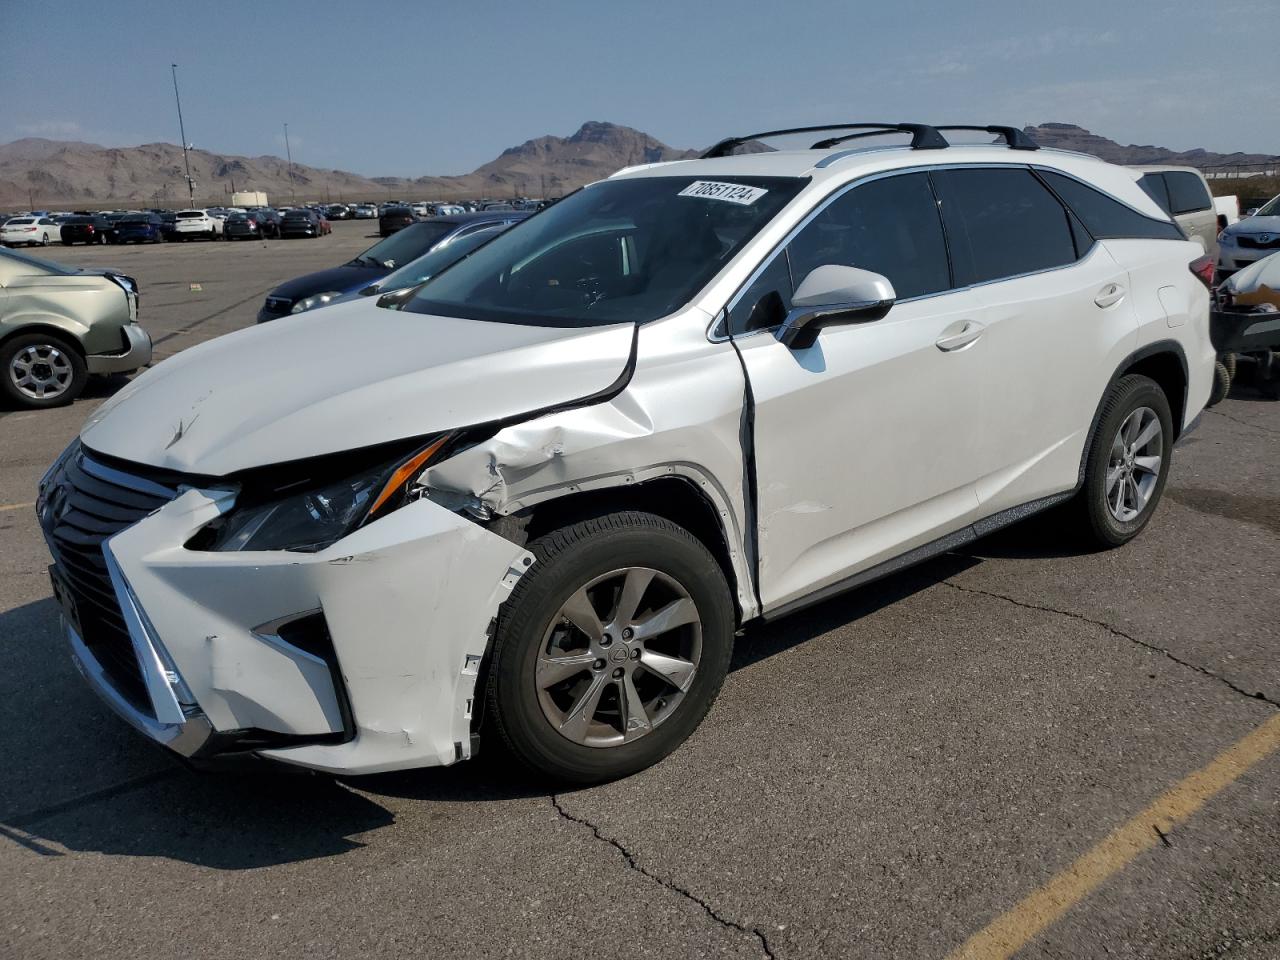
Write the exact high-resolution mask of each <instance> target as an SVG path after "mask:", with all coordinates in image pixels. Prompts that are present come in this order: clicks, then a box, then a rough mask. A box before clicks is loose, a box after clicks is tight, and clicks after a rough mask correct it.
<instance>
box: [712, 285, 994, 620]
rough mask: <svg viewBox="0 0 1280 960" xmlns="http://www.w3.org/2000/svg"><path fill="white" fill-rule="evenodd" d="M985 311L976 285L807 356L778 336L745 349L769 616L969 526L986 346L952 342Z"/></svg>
mask: <svg viewBox="0 0 1280 960" xmlns="http://www.w3.org/2000/svg"><path fill="white" fill-rule="evenodd" d="M977 306H978V304H977V303H976V301H975V299H974V294H973V293H972V292H971V291H967V290H965V291H956V292H954V293H949V294H944V295H942V296H936V297H929V298H926V299H922V300H917V301H914V302H910V303H902V304H898V305H897V306H895V307H894V308H893V309H892V310H891V311H890V312H889V314H888V316H886V317H884V318H883V319H881V320H877V321H875V322H872V323H865V324H857V325H850V326H843V327H829V328H827V329H825V330H823V331H822V333H821V334H820V336H819V337H818V339H817V342H816V343H815V344H814V345H813V346H812V347H809V348H808V349H803V350H794V351H793V350H791V349H788V348H787V347H786V346H784V345H783V344H782V343H780V342H779V341H778V340H777V338H776V337H775V336H774V335H773V333H771V332H764V333H760V334H756V335H753V336H748V337H745V338H742V339H740V340H738V341H737V343H738V347H739V350H740V352H741V355H742V359H743V362H744V364H745V366H746V370H747V376H748V378H749V380H750V382H751V393H752V396H753V398H754V404H755V410H754V447H755V470H756V491H757V513H758V529H759V537H758V541H759V551H760V560H759V571H760V574H759V581H760V582H759V588H760V597H761V600H762V602H763V604H764V609H765V611H766V612H768V611H769V610H770V609H776V608H778V607H780V606H782V605H784V604H786V603H788V602H790V601H792V600H796V599H799V598H802V597H804V596H805V595H806V594H809V593H813V592H815V591H817V590H820V589H822V588H823V587H825V586H828V585H831V584H835V583H838V582H839V581H840V580H842V579H844V578H846V577H849V576H851V575H853V574H856V573H859V572H861V571H863V570H865V569H868V568H870V567H873V566H875V565H876V564H878V563H881V562H883V561H886V560H889V559H892V558H893V557H896V556H898V555H900V554H902V553H905V552H906V551H908V550H910V549H912V548H914V547H917V546H921V545H923V544H926V543H928V542H930V541H932V540H935V539H937V538H939V537H941V536H943V535H945V534H947V533H950V532H952V531H954V530H957V529H959V528H961V527H964V526H965V525H967V524H968V523H970V522H972V520H973V519H974V514H975V511H976V508H977V496H976V493H975V489H974V481H975V480H976V479H977V478H978V477H979V476H980V475H981V474H982V472H983V471H982V464H981V462H980V455H981V454H980V451H981V447H982V445H981V444H980V443H979V436H980V429H981V424H980V419H979V403H980V389H979V388H980V383H981V380H982V378H983V377H984V376H985V375H988V374H989V371H985V370H984V369H983V360H984V356H985V353H986V351H984V350H983V344H982V340H981V337H978V338H976V339H974V340H971V341H970V342H969V343H967V344H965V345H961V346H959V347H957V348H952V349H943V347H945V346H947V344H948V342H949V341H948V338H949V337H953V336H954V333H955V332H956V331H957V330H959V329H960V328H962V327H963V325H964V323H965V322H966V321H967V320H970V319H971V318H972V317H973V316H974V312H975V311H976V309H977ZM940 342H941V343H942V346H939V343H940Z"/></svg>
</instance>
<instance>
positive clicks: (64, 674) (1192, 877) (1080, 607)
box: [0, 222, 1280, 960]
mask: <svg viewBox="0 0 1280 960" xmlns="http://www.w3.org/2000/svg"><path fill="white" fill-rule="evenodd" d="M366 232H367V227H366V225H365V224H363V223H361V222H354V223H340V224H337V225H336V227H335V236H334V237H333V238H332V243H330V242H329V241H327V240H326V241H324V242H323V243H321V242H316V243H311V244H291V243H285V244H283V245H280V246H276V245H272V246H271V247H269V248H268V250H267V251H263V250H261V249H260V248H259V247H258V245H257V244H248V243H246V244H243V245H241V244H234V245H231V244H209V245H196V244H192V245H189V246H188V245H184V246H176V247H161V248H159V249H147V248H129V249H126V250H120V249H118V248H106V249H100V248H88V249H87V248H73V249H71V250H65V251H63V250H60V251H58V253H57V257H58V258H60V259H65V260H67V261H70V262H75V263H92V264H94V265H106V264H108V263H110V264H112V265H115V266H120V267H122V268H124V269H127V270H128V271H129V272H130V273H131V274H133V275H134V276H136V277H138V278H139V279H140V280H141V282H142V287H143V300H142V312H143V318H144V321H145V322H146V323H147V324H148V326H149V328H150V329H151V331H152V333H153V335H154V336H156V337H157V339H159V338H161V337H167V338H168V339H165V340H164V342H163V344H162V345H161V348H162V350H165V351H172V350H177V349H180V348H183V347H186V346H190V345H192V344H194V343H196V342H199V341H201V340H203V339H206V338H208V337H210V336H213V335H216V334H218V333H221V332H226V331H228V330H231V329H235V328H238V327H240V326H245V325H248V324H249V323H251V322H252V320H253V315H254V312H255V310H256V306H257V296H256V295H255V296H253V297H250V298H248V299H246V293H247V292H249V291H252V290H264V291H265V290H266V289H268V288H269V287H270V286H271V285H273V283H274V282H276V281H277V280H279V279H284V278H286V277H288V276H293V275H296V274H298V273H301V272H304V271H306V270H308V269H314V268H316V267H320V266H324V265H328V264H331V263H337V262H339V261H341V260H343V259H345V258H346V257H349V256H350V255H352V254H354V253H356V252H358V251H359V250H360V249H362V248H363V247H364V246H365V245H367V243H368V242H371V241H367V240H366V239H365V238H364V236H363V234H364V233H366ZM317 248H320V249H317ZM193 282H197V283H200V284H201V286H202V290H201V291H192V292H189V284H190V283H193ZM109 392H110V388H109V387H108V388H102V389H99V390H98V391H96V392H95V393H96V395H95V396H93V397H90V398H87V399H85V400H82V401H80V402H79V403H77V404H76V405H75V406H74V407H73V408H72V409H70V410H57V411H45V412H42V413H39V414H28V413H18V412H8V413H4V414H0V448H2V449H4V450H5V456H4V458H3V461H2V462H0V506H5V505H13V504H23V503H27V502H29V501H30V500H32V499H34V485H35V482H36V479H37V478H38V477H39V475H40V474H41V473H42V472H43V470H44V468H45V467H46V466H47V464H48V462H49V461H50V460H51V459H52V458H53V456H54V455H55V454H56V453H57V451H58V450H60V449H61V448H62V446H63V445H64V444H65V443H66V442H67V441H68V440H69V439H70V437H71V436H72V435H73V433H74V432H75V430H76V428H77V427H78V425H79V424H80V423H81V422H82V421H83V420H84V418H85V416H86V415H87V414H88V412H89V410H90V409H91V408H92V406H93V405H94V404H96V403H98V402H100V401H101V399H102V397H104V396H106V395H108V394H109ZM1278 465H1280V404H1277V403H1274V402H1268V401H1265V400H1264V399H1262V398H1261V396H1260V395H1259V394H1257V393H1255V392H1254V391H1252V390H1251V389H1250V388H1248V387H1247V386H1241V387H1238V388H1236V390H1235V391H1234V392H1233V395H1232V397H1231V398H1230V399H1228V400H1227V401H1225V402H1224V403H1223V404H1222V405H1221V406H1220V407H1218V408H1215V410H1213V411H1211V412H1209V413H1207V414H1206V415H1205V417H1204V418H1203V422H1202V425H1201V427H1200V429H1199V430H1198V431H1197V432H1196V433H1195V434H1193V435H1192V437H1191V438H1190V439H1189V441H1188V442H1187V443H1185V444H1184V445H1183V446H1181V447H1180V448H1179V449H1178V451H1177V453H1176V454H1175V456H1174V461H1173V473H1172V475H1171V479H1170V482H1169V486H1168V488H1167V490H1166V495H1165V499H1164V502H1163V503H1162V505H1161V507H1160V511H1159V513H1158V514H1157V516H1156V517H1155V519H1154V520H1153V522H1152V524H1151V526H1150V527H1149V528H1148V530H1147V531H1146V532H1145V533H1144V534H1143V536H1142V537H1141V538H1139V539H1138V540H1137V541H1136V542H1134V543H1133V544H1131V545H1129V546H1128V547H1126V548H1123V549H1121V550H1116V551H1110V552H1107V553H1087V554H1081V553H1078V552H1075V551H1073V550H1071V549H1070V548H1064V546H1063V543H1062V540H1061V538H1060V537H1058V536H1057V531H1055V530H1054V529H1053V528H1052V526H1051V525H1050V524H1048V523H1047V522H1044V521H1039V520H1032V521H1030V522H1027V523H1024V524H1022V525H1020V526H1018V527H1016V528H1012V529H1010V530H1007V531H1004V532H1002V533H1000V534H998V535H996V536H994V537H991V538H988V539H986V540H983V541H980V542H978V543H976V544H972V545H969V546H968V547H967V548H966V549H965V550H964V551H963V552H962V553H959V554H953V555H948V556H945V557H941V558H939V559H937V560H935V561H933V562H931V563H929V564H926V565H924V566H921V567H917V568H915V569H913V570H910V571H907V572H905V573H903V574H900V575H898V576H895V577H893V578H891V579H889V580H886V581H882V582H880V583H878V584H874V585H871V586H869V587H866V588H864V589H862V590H860V591H857V592H854V593H851V594H847V595H845V596H842V597H839V598H836V599H834V600H831V601H829V602H827V603H824V604H822V605H820V606H817V607H814V608H812V609H810V610H808V611H805V612H803V613H800V614H797V615H795V616H793V617H791V618H788V619H785V620H781V621H778V622H776V623H772V624H769V625H765V626H754V627H751V628H749V629H748V630H747V631H746V635H745V636H744V637H742V638H741V639H740V641H739V644H738V649H737V652H736V655H735V661H734V669H733V671H732V672H731V673H730V675H729V678H728V680H727V681H726V683H725V686H724V690H723V692H722V694H721V697H720V699H719V701H718V702H717V704H716V706H715V707H714V708H713V709H712V711H711V713H710V715H709V716H708V718H707V720H706V722H705V723H704V725H703V727H702V728H701V729H700V730H699V731H698V733H697V734H696V735H695V736H694V737H693V738H692V739H691V741H690V742H689V743H688V744H686V745H685V747H684V748H682V749H681V750H679V751H677V752H676V753H675V754H674V755H673V756H671V757H670V758H669V759H668V760H666V761H664V762H663V763H662V764H660V765H659V766H657V767H655V768H654V769H652V770H648V771H645V772H643V773H641V774H639V775H637V776H635V777H632V778H630V779H628V780H626V781H622V782H620V783H614V784H609V785H606V786H602V787H596V788H592V789H587V790H575V791H567V792H560V793H556V794H551V793H549V792H548V791H547V790H546V789H545V788H543V787H540V786H538V785H537V784H533V783H530V782H528V781H525V780H523V779H522V778H520V776H519V775H518V774H517V773H515V772H514V771H513V770H512V769H511V767H510V765H509V764H505V763H503V761H502V760H501V758H498V757H495V756H493V754H492V753H491V752H490V753H485V754H483V755H482V757H481V759H479V760H477V761H476V762H474V763H471V764H464V765H461V766H458V767H455V768H452V769H444V770H429V771H421V772H415V773H403V774H394V775H383V776H378V777H369V778H363V779H348V780H332V779H328V778H324V777H319V776H308V775H291V776H286V775H280V774H277V773H273V772H271V771H268V770H250V771H246V772H242V773H237V774H234V775H209V774H195V773H191V772H188V771H187V770H185V769H183V768H180V767H178V766H176V765H174V764H173V763H172V762H170V761H169V760H168V759H167V758H166V757H164V756H163V755H161V754H160V753H159V752H158V751H157V750H156V749H154V748H152V747H151V746H150V745H148V744H147V743H145V742H143V741H142V740H140V739H139V738H137V737H136V736H134V735H133V734H132V733H131V732H129V731H128V730H126V729H125V728H123V726H122V725H121V724H119V723H118V722H116V721H115V720H114V719H113V718H111V717H110V716H109V715H108V714H107V713H106V711H105V710H104V709H103V708H101V707H100V706H99V705H98V704H97V702H96V701H95V700H94V698H93V696H92V694H90V693H89V692H88V691H87V690H86V689H85V688H84V687H83V685H82V683H81V682H80V680H79V678H78V677H77V676H76V674H75V671H74V669H73V668H72V667H71V665H70V663H69V661H68V659H67V657H66V655H65V653H64V652H63V648H62V644H61V641H60V640H59V638H58V636H57V623H56V612H55V609H54V606H53V603H52V601H51V599H50V597H49V588H48V581H47V578H46V575H45V572H44V570H45V565H46V564H47V562H48V561H47V556H46V554H45V551H44V547H43V544H42V543H41V541H40V539H39V535H38V531H37V528H36V524H35V521H34V518H33V516H32V514H31V510H30V508H29V507H21V508H19V509H15V510H9V511H5V510H0V544H2V549H0V571H3V575H2V576H0V719H2V720H3V723H0V757H3V758H4V765H3V770H4V774H3V776H0V889H3V890H4V891H5V908H4V911H3V914H2V915H0V956H3V957H6V958H8V957H13V958H16V960H26V958H44V957H49V958H54V957H57V958H70V957H89V956H94V957H97V956H134V955H142V954H159V955H168V954H169V953H172V952H173V950H174V948H175V946H176V947H177V948H178V949H180V950H182V951H183V952H185V953H188V954H191V955H194V956H206V955H217V956H219V957H220V958H227V960H232V958H240V957H245V958H248V957H261V956H264V955H268V954H270V955H272V956H273V957H276V958H279V960H285V958H292V957H308V958H311V957H338V956H341V957H353V956H384V955H391V954H393V953H396V954H408V955H418V954H421V955H442V956H452V955H461V954H466V955H467V956H469V957H508V956H529V957H561V956H566V955H575V956H577V955H582V956H585V955H591V956H597V957H645V956H653V957H660V956H667V957H669V956H687V955H699V956H713V957H749V958H759V957H762V956H764V957H776V958H779V960H791V958H802V957H830V956H840V957H868V958H873V957H874V958H883V957H910V958H927V957H938V958H942V957H945V956H946V955H947V953H948V952H949V951H951V950H952V949H954V948H955V947H956V946H957V945H959V944H960V943H962V942H963V941H964V940H965V939H966V938H967V937H968V936H969V935H971V934H972V933H974V932H975V931H977V930H979V929H981V928H982V927H983V926H985V925H986V924H987V923H988V922H989V921H991V920H992V919H993V918H995V917H996V916H998V915H1000V914H1001V913H1003V912H1004V911H1006V910H1008V909H1009V908H1010V907H1011V906H1012V905H1013V904H1015V903H1016V902H1018V901H1019V900H1020V899H1021V898H1022V897H1024V896H1025V895H1027V894H1028V893H1029V892H1031V891H1033V890H1035V889H1036V888H1037V887H1039V886H1040V885H1042V884H1043V883H1044V882H1045V881H1046V880H1047V879H1048V878H1050V877H1052V876H1053V875H1054V874H1056V873H1057V872H1058V871H1061V870H1062V869H1063V868H1064V867H1066V866H1067V865H1068V864H1070V863H1072V862H1073V861H1074V860H1075V859H1076V858H1077V857H1079V856H1080V855H1081V854H1082V853H1084V852H1085V851H1086V850H1088V849H1089V848H1090V847H1091V846H1092V845H1094V844H1095V843H1096V842H1097V841H1099V840H1100V839H1101V838H1103V837H1105V836H1106V835H1107V834H1108V833H1109V832H1110V831H1111V830H1112V829H1113V828H1115V827H1116V826H1117V825H1119V824H1121V823H1123V822H1124V821H1126V820H1127V819H1128V818H1130V817H1131V816H1133V815H1134V814H1135V813H1136V812H1137V811H1139V810H1140V809H1142V808H1143V807H1144V806H1146V805H1147V804H1148V803H1149V802H1150V801H1151V800H1152V798H1154V797H1155V796H1157V795H1158V794H1160V793H1162V792H1163V791H1165V790H1167V789H1168V788H1169V787H1170V786H1171V785H1173V784H1175V783H1177V782H1178V781H1180V780H1181V779H1182V778H1184V777H1186V776H1187V775H1188V774H1189V773H1191V772H1192V771H1194V770H1197V769H1198V768H1200V767H1202V766H1203V765H1204V764H1205V763H1206V762H1208V761H1209V760H1210V759H1212V758H1213V757H1215V756H1216V755H1217V754H1219V753H1220V752H1221V751H1222V750H1224V749H1225V748H1226V747H1228V746H1230V745H1231V744H1233V743H1234V742H1236V741H1237V740H1239V739H1240V738H1241V737H1242V736H1244V735H1245V734H1247V733H1249V732H1250V731H1251V730H1254V729H1255V728H1257V727H1258V726H1259V724H1261V723H1263V722H1264V721H1265V720H1267V718H1269V717H1271V716H1273V715H1274V714H1275V711H1276V709H1277V704H1280V627H1278V626H1277V616H1276V600H1277V597H1278V596H1280V590H1278V588H1277V582H1278V577H1280V470H1278V469H1277V466H1278ZM1277 851H1280V756H1275V755H1273V756H1271V757H1269V758H1267V759H1265V760H1263V761H1262V762H1260V763H1259V764H1258V765H1257V766H1255V767H1254V768H1252V769H1251V770H1250V771H1249V772H1248V773H1247V774H1246V775H1244V776H1243V777H1241V778H1240V779H1239V780H1238V781H1236V782H1235V783H1233V784H1232V785H1231V786H1229V787H1228V788H1227V789H1226V790H1224V791H1223V792H1222V793H1220V794H1218V795H1217V796H1215V797H1214V798H1213V799H1212V800H1210V801H1209V803H1208V804H1207V805H1206V806H1205V807H1204V808H1203V809H1202V810H1201V811H1200V812H1199V813H1197V814H1196V815H1195V816H1193V817H1191V819H1189V820H1188V821H1186V822H1185V823H1181V824H1179V825H1177V826H1175V827H1173V828H1172V829H1169V830H1166V831H1163V836H1162V838H1161V842H1158V843H1156V844H1154V845H1153V846H1152V848H1151V849H1149V850H1147V851H1146V852H1144V853H1142V854H1141V855H1139V856H1138V857H1137V859H1136V860H1134V861H1133V862H1132V863H1131V864H1129V865H1128V866H1127V867H1126V868H1125V869H1124V870H1122V871H1120V872H1119V873H1117V874H1115V875H1114V876H1112V877H1111V878H1110V879H1109V880H1107V881H1106V883H1105V884H1104V885H1103V886H1102V887H1101V888H1100V889H1098V890H1097V891H1095V892H1094V894H1093V895H1092V896H1091V897H1089V898H1088V899H1086V900H1085V901H1083V902H1082V903H1080V904H1079V905H1077V906H1076V907H1075V908H1073V909H1072V910H1071V911H1070V912H1068V914H1067V915H1066V916H1065V917H1064V918H1063V919H1062V920H1061V921H1060V922H1058V923H1057V924H1055V925H1054V926H1052V927H1050V928H1049V929H1048V930H1046V931H1045V932H1044V933H1043V934H1041V935H1040V936H1039V937H1037V938H1036V939H1034V940H1033V941H1032V942H1030V943H1029V944H1028V945H1027V947H1026V948H1025V949H1024V950H1023V951H1022V953H1021V954H1019V955H1020V956H1023V957H1037V958H1039V957H1046V958H1063V960H1066V958H1071V960H1077V958H1092V957H1104V956H1105V957H1141V958H1185V960H1199V958H1210V957H1213V958H1217V957H1231V958H1233V960H1234V958H1244V960H1272V958H1275V957H1276V956H1278V955H1280V925H1278V924H1277V921H1276V918H1277V917H1280V866H1277V865H1278V864H1280V857H1278V856H1277Z"/></svg>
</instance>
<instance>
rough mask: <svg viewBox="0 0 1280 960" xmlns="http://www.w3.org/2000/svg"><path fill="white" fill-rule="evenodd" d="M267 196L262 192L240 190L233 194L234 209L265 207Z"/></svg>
mask: <svg viewBox="0 0 1280 960" xmlns="http://www.w3.org/2000/svg"><path fill="white" fill-rule="evenodd" d="M266 205H267V195H266V194H265V193H263V192H262V191H261V190H238V191H236V192H235V193H233V194H231V206H233V207H265V206H266Z"/></svg>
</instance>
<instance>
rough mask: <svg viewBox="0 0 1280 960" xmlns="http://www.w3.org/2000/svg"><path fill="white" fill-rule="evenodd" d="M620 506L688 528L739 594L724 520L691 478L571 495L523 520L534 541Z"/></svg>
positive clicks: (662, 479)
mask: <svg viewBox="0 0 1280 960" xmlns="http://www.w3.org/2000/svg"><path fill="white" fill-rule="evenodd" d="M621 510H640V511H643V512H645V513H652V514H655V515H657V516H659V517H662V518H664V519H666V520H670V521H671V522H672V523H674V524H675V525H676V526H678V527H682V528H683V529H685V530H687V531H689V533H691V534H693V536H694V537H696V538H697V539H698V540H699V542H701V543H702V545H703V546H704V547H706V548H707V550H709V551H710V552H711V555H712V556H713V557H715V559H716V562H717V563H718V564H719V565H720V569H721V571H722V572H723V573H724V577H725V580H726V581H727V582H728V584H729V590H730V592H731V593H734V594H735V595H736V591H737V589H738V583H737V578H736V577H735V576H734V571H733V561H732V558H731V555H730V550H729V543H728V537H727V534H726V533H725V530H726V526H725V518H722V517H721V516H720V512H719V511H718V510H717V509H716V506H715V504H714V503H713V502H712V500H711V498H710V497H708V496H707V495H706V494H704V493H703V492H702V491H701V490H700V489H699V488H698V485H697V484H696V483H695V482H694V481H692V480H690V479H688V478H686V477H680V476H669V477H659V478H658V479H656V480H647V481H645V482H643V483H636V484H627V485H626V486H622V487H608V488H606V489H603V490H590V491H582V492H578V493H571V494H567V495H566V496H563V497H556V498H555V499H553V500H547V501H544V502H543V503H540V504H537V505H536V506H534V507H531V508H529V509H528V510H527V511H523V512H522V513H523V517H522V519H523V521H524V523H523V526H524V530H525V533H526V535H527V538H528V539H529V540H534V539H537V538H538V537H540V536H542V535H543V534H546V533H550V532H551V531H552V530H557V529H559V528H560V527H565V526H568V525H570V524H572V523H577V522H578V521H579V520H585V519H587V518H589V517H593V516H600V515H601V514H605V513H616V512H618V511H621Z"/></svg>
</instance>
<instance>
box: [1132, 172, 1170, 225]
mask: <svg viewBox="0 0 1280 960" xmlns="http://www.w3.org/2000/svg"><path fill="white" fill-rule="evenodd" d="M1138 186H1140V187H1141V188H1142V189H1143V191H1144V192H1145V193H1146V195H1147V196H1148V197H1150V198H1151V199H1152V200H1154V201H1155V202H1156V203H1157V204H1158V205H1159V206H1160V209H1161V210H1163V211H1164V212H1165V213H1167V214H1169V215H1171V216H1172V214H1173V208H1172V207H1170V206H1169V188H1168V187H1167V186H1165V183H1164V174H1163V173H1147V174H1143V176H1142V179H1141V180H1139V181H1138Z"/></svg>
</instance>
